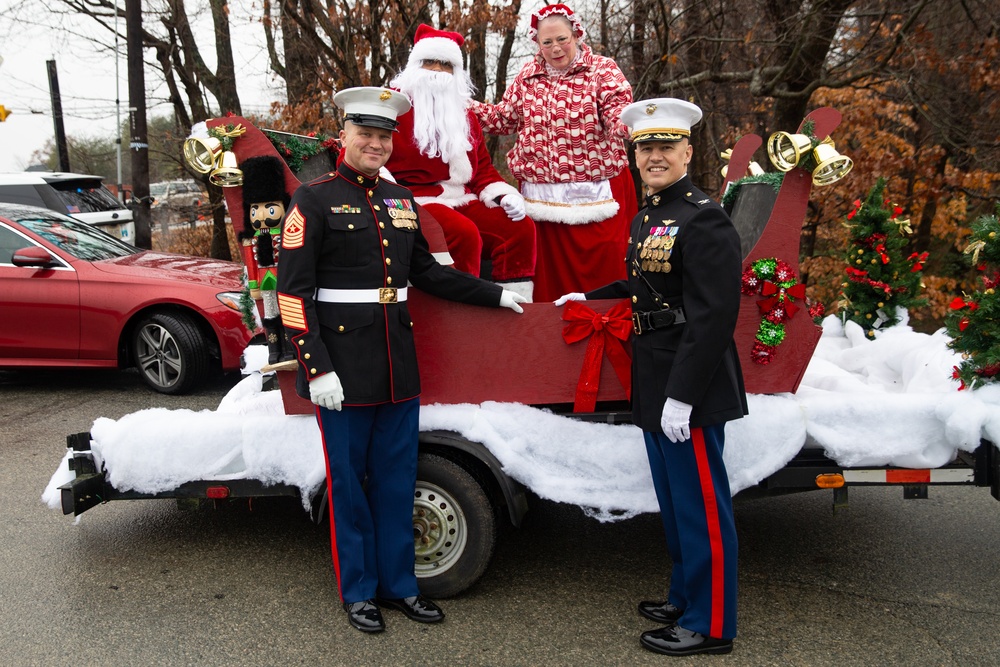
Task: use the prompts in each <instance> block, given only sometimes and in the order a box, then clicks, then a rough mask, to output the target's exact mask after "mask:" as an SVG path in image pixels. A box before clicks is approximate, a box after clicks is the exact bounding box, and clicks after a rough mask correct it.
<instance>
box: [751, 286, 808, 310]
mask: <svg viewBox="0 0 1000 667" xmlns="http://www.w3.org/2000/svg"><path fill="white" fill-rule="evenodd" d="M760 293H761V294H763V295H764V296H770V297H771V298H770V299H761V300H760V301H758V302H757V307H758V308H760V312H762V313H767V312H770V311H771V309H772V308H774V307H775V306H776V305H778V304H779V303H784V306H785V311H786V312H787V313H788V317H792V316H793V315H795V313H797V312H799V307H798V306H796V305H795V304H793V303H792V299H793V298H795V299H799V300H801V299H805V298H806V286H805V285H803V284H802V283H796V284H794V285H792V286H791V287H781V286H780V285H777V284H775V283H772V282H771V281H770V280H765V281H764V287H763V288H762V289H761V291H760ZM772 294H773V295H774V296H771V295H772Z"/></svg>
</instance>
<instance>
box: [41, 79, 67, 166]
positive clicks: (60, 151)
mask: <svg viewBox="0 0 1000 667" xmlns="http://www.w3.org/2000/svg"><path fill="white" fill-rule="evenodd" d="M45 65H46V67H47V68H48V71H49V96H50V97H51V98H52V124H53V125H54V129H55V134H56V153H57V155H59V171H69V147H68V146H67V145H66V128H64V127H63V112H62V97H61V96H60V95H59V74H58V73H57V72H56V61H55V60H47V61H46V62H45Z"/></svg>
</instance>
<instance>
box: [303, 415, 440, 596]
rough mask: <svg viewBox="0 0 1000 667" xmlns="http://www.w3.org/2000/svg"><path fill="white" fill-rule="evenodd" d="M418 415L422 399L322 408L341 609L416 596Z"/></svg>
mask: <svg viewBox="0 0 1000 667" xmlns="http://www.w3.org/2000/svg"><path fill="white" fill-rule="evenodd" d="M419 414H420V399H418V398H414V399H410V400H408V401H403V402H401V403H382V404H379V405H369V406H344V408H343V409H342V410H339V411H338V410H327V409H326V408H323V407H317V410H316V415H317V418H318V420H319V425H320V431H321V433H322V436H323V448H324V450H325V451H326V464H327V487H328V489H329V494H330V495H329V500H330V510H331V511H330V539H331V542H332V547H333V569H334V572H335V574H336V576H337V586H338V588H339V589H340V598H341V601H343V602H346V603H351V602H360V601H361V600H368V599H369V598H373V597H375V596H376V595H377V596H379V597H385V598H404V597H409V596H411V595H417V594H418V593H419V590H418V589H417V578H416V576H415V575H414V573H413V491H414V486H415V485H416V480H417V442H418V437H419ZM366 480H367V482H366ZM363 484H366V486H364V487H363V486H362V485H363Z"/></svg>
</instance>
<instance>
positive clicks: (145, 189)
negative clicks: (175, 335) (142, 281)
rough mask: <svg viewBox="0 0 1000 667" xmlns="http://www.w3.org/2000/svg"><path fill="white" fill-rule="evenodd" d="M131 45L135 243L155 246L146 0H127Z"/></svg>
mask: <svg viewBox="0 0 1000 667" xmlns="http://www.w3.org/2000/svg"><path fill="white" fill-rule="evenodd" d="M125 42H126V46H127V49H128V98H129V110H128V115H129V133H130V137H131V138H130V140H129V150H130V151H132V219H133V221H134V222H135V247H137V248H146V249H147V250H148V249H150V248H152V247H153V234H152V230H151V226H150V217H151V216H150V213H149V203H150V197H149V142H148V140H147V137H146V77H145V75H144V73H143V63H142V0H125Z"/></svg>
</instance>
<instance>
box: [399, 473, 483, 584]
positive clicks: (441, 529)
mask: <svg viewBox="0 0 1000 667" xmlns="http://www.w3.org/2000/svg"><path fill="white" fill-rule="evenodd" d="M496 533H497V525H496V516H495V514H494V512H493V506H492V504H491V503H490V500H489V497H488V496H487V495H486V492H485V491H484V490H483V487H482V486H480V485H479V483H478V482H477V481H476V479H475V477H473V476H472V475H471V474H469V472H468V471H467V470H465V468H462V467H461V466H459V465H457V464H455V463H453V462H451V461H449V460H448V459H445V458H442V457H440V456H436V455H434V454H421V455H420V459H419V461H418V463H417V486H416V491H415V492H414V496H413V547H414V551H415V570H416V574H417V582H418V584H419V585H420V591H421V592H422V593H424V594H425V595H428V596H430V597H435V598H447V597H451V596H453V595H457V594H458V593H461V592H462V591H464V590H465V589H467V588H469V587H470V586H472V584H474V583H475V582H476V581H477V580H478V579H479V577H481V576H482V574H483V572H485V571H486V567H487V566H488V565H489V563H490V559H491V558H492V557H493V547H494V545H495V543H496Z"/></svg>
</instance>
